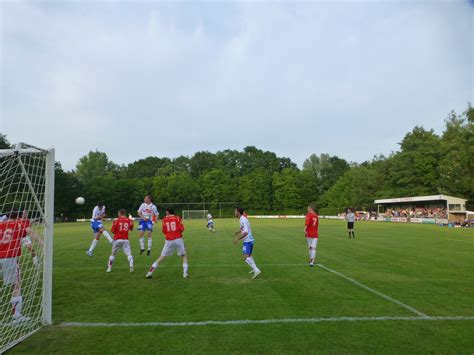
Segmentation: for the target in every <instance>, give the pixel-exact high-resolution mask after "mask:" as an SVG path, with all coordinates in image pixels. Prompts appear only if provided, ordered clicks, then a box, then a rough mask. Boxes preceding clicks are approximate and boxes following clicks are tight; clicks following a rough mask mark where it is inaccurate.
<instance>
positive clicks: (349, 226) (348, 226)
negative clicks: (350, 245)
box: [347, 222, 351, 239]
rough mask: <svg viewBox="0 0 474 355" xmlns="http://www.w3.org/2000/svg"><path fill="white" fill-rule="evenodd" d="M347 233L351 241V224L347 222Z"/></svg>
mask: <svg viewBox="0 0 474 355" xmlns="http://www.w3.org/2000/svg"><path fill="white" fill-rule="evenodd" d="M347 231H348V232H349V239H351V222H347Z"/></svg>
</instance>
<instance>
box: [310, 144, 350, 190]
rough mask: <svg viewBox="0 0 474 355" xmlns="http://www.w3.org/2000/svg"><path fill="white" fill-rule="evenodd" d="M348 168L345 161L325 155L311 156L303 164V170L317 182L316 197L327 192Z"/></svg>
mask: <svg viewBox="0 0 474 355" xmlns="http://www.w3.org/2000/svg"><path fill="white" fill-rule="evenodd" d="M349 168H350V167H349V163H347V161H346V160H344V159H341V158H339V157H337V156H330V155H329V154H326V153H322V154H320V155H319V156H317V155H316V154H311V155H310V156H309V158H308V159H306V160H305V161H304V162H303V170H304V171H308V172H311V173H312V174H313V175H314V177H315V179H316V180H317V186H318V195H322V194H324V193H325V192H326V191H327V190H329V188H330V187H331V186H333V185H334V184H335V183H336V181H337V180H338V179H339V178H340V177H341V176H343V175H344V173H345V172H346V171H348V170H349Z"/></svg>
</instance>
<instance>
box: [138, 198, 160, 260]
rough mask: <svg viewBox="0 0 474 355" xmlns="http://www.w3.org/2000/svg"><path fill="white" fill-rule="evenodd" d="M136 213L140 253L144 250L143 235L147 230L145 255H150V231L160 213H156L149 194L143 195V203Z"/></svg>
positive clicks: (156, 210)
mask: <svg viewBox="0 0 474 355" xmlns="http://www.w3.org/2000/svg"><path fill="white" fill-rule="evenodd" d="M138 215H139V216H140V218H141V219H140V222H139V223H138V230H139V232H140V234H139V235H138V236H139V238H140V255H141V254H143V253H144V252H145V238H144V237H143V236H144V234H145V232H147V237H148V251H147V253H146V255H148V256H150V254H151V245H152V243H153V242H152V239H151V233H152V232H153V223H154V222H155V221H156V220H157V219H158V216H159V215H160V214H159V213H158V209H157V208H156V206H155V205H154V204H153V202H151V196H149V195H147V196H145V198H144V200H143V203H142V204H141V205H140V207H139V208H138Z"/></svg>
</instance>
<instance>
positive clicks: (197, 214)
mask: <svg viewBox="0 0 474 355" xmlns="http://www.w3.org/2000/svg"><path fill="white" fill-rule="evenodd" d="M207 213H208V210H183V214H182V216H183V219H206V218H207Z"/></svg>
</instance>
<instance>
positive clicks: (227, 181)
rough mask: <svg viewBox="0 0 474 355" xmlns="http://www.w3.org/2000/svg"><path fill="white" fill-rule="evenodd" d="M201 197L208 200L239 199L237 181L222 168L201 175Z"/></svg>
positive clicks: (229, 200) (226, 200)
mask: <svg viewBox="0 0 474 355" xmlns="http://www.w3.org/2000/svg"><path fill="white" fill-rule="evenodd" d="M199 187H200V188H199V191H200V193H201V199H202V200H203V201H206V202H231V201H236V199H237V196H236V195H237V182H236V180H233V179H232V178H231V177H230V176H228V175H227V174H226V173H225V172H224V171H223V170H221V169H214V170H211V171H209V172H206V173H204V174H203V175H201V178H200V180H199Z"/></svg>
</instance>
